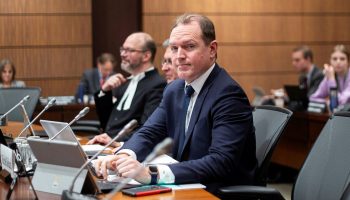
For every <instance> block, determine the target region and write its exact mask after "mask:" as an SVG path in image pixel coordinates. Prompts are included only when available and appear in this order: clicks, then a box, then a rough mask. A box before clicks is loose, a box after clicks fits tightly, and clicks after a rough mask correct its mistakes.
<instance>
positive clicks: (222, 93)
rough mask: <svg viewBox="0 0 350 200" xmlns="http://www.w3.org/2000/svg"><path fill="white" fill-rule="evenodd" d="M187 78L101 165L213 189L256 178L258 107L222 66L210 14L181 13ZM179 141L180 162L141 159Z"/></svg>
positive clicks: (176, 35) (178, 33) (178, 37)
mask: <svg viewBox="0 0 350 200" xmlns="http://www.w3.org/2000/svg"><path fill="white" fill-rule="evenodd" d="M170 47H171V50H172V53H173V56H172V60H173V62H174V63H175V65H176V67H177V71H178V76H179V78H180V79H182V80H180V79H178V80H175V81H173V82H172V83H170V84H169V85H168V86H167V88H166V90H165V91H164V94H163V99H162V102H161V104H160V105H159V107H158V108H157V109H156V110H155V111H154V113H153V114H152V115H151V117H150V118H149V119H148V120H147V122H146V123H145V124H144V126H143V127H142V128H141V129H140V130H139V131H138V132H137V133H135V134H134V135H133V137H132V138H131V139H130V140H129V141H127V142H126V143H125V144H124V146H123V149H122V150H120V151H119V152H118V153H117V155H113V156H108V157H106V158H105V159H101V160H98V161H97V162H96V163H95V167H96V171H97V172H98V173H102V174H103V176H104V177H106V176H107V173H106V169H107V168H110V169H113V170H117V171H118V173H119V174H120V175H121V176H123V177H130V176H131V175H132V174H133V173H134V172H135V170H136V169H137V168H139V167H141V168H142V170H141V172H140V173H139V174H138V175H137V176H136V177H135V179H136V180H137V181H139V182H142V183H145V184H156V183H176V184H182V183H196V182H197V183H198V182H200V183H203V184H205V185H206V186H207V190H208V191H210V192H214V193H215V192H216V190H217V188H218V187H220V186H225V185H233V184H252V183H253V178H254V175H255V170H256V166H257V161H256V156H255V133H254V126H253V118H252V108H251V107H250V105H249V101H248V98H247V96H246V94H245V93H244V91H243V90H242V88H241V87H240V86H239V85H238V83H237V82H235V81H234V80H233V79H232V78H231V77H230V75H229V74H228V73H227V72H226V71H225V70H224V69H222V68H221V67H220V66H219V65H218V64H216V57H217V42H216V40H215V29H214V25H213V23H212V22H211V21H210V20H209V19H208V18H207V17H205V16H202V15H197V14H185V15H182V16H180V17H179V18H178V19H177V21H176V23H175V25H174V27H173V29H172V31H171V35H170ZM166 137H171V138H173V140H174V144H173V148H172V156H173V157H174V158H176V159H177V160H178V161H180V162H179V163H177V164H169V165H156V166H150V167H144V166H142V165H141V164H140V161H142V160H144V159H145V157H146V156H147V155H148V154H149V153H150V152H151V150H152V149H153V148H154V146H155V145H156V144H157V143H159V142H161V141H162V140H163V139H164V138H166Z"/></svg>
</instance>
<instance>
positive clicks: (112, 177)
mask: <svg viewBox="0 0 350 200" xmlns="http://www.w3.org/2000/svg"><path fill="white" fill-rule="evenodd" d="M124 179H125V178H123V177H120V176H117V175H108V177H107V181H109V182H118V183H119V182H122V181H123V180H124ZM128 184H130V185H142V184H141V183H140V182H137V181H135V180H134V179H131V181H130V182H129V183H128Z"/></svg>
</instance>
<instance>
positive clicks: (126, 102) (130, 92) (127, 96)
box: [117, 67, 154, 110]
mask: <svg viewBox="0 0 350 200" xmlns="http://www.w3.org/2000/svg"><path fill="white" fill-rule="evenodd" d="M151 70H154V67H151V68H149V69H148V70H146V71H145V72H142V73H140V74H137V75H136V76H130V77H128V79H131V81H130V83H129V85H128V88H127V89H126V91H125V92H124V94H123V97H122V99H121V100H120V101H119V104H118V106H117V110H129V109H130V106H131V102H132V100H133V99H134V96H135V93H136V89H137V85H138V84H139V82H140V81H141V80H142V79H143V78H145V76H146V75H145V73H146V72H148V71H151Z"/></svg>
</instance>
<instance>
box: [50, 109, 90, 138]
mask: <svg viewBox="0 0 350 200" xmlns="http://www.w3.org/2000/svg"><path fill="white" fill-rule="evenodd" d="M89 111H90V108H89V107H85V108H84V109H83V110H82V111H80V112H79V114H78V115H77V116H76V117H74V119H73V120H72V121H70V122H69V124H67V125H66V126H65V127H63V128H62V129H61V130H60V131H58V133H56V135H54V136H53V137H52V138H50V139H49V141H51V140H53V139H55V138H56V137H57V136H58V135H59V134H61V133H62V132H63V131H64V130H65V129H66V128H67V127H68V126H70V125H72V124H73V123H75V122H76V121H78V120H79V119H80V118H82V117H84V116H85V115H86V114H87V113H88V112H89Z"/></svg>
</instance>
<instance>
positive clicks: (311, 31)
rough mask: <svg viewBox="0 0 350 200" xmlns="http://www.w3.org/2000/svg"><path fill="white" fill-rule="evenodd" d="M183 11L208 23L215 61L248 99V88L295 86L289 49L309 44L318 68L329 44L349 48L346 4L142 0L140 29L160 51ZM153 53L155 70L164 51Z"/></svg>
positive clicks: (337, 1) (280, 0)
mask: <svg viewBox="0 0 350 200" xmlns="http://www.w3.org/2000/svg"><path fill="white" fill-rule="evenodd" d="M185 12H196V13H201V14H205V15H207V16H208V17H209V18H210V19H211V20H213V22H214V24H215V28H216V34H217V40H218V42H219V50H218V63H219V64H220V65H221V66H223V67H224V68H225V69H226V70H227V71H228V72H229V73H230V74H231V75H232V77H233V78H234V79H236V80H237V81H238V82H239V83H240V84H241V85H242V86H243V88H244V89H245V91H246V92H247V94H248V96H249V98H250V99H252V98H253V96H254V95H253V92H252V88H253V87H254V86H261V87H262V88H263V89H265V90H266V91H269V90H270V89H271V88H280V87H282V86H283V85H284V84H297V73H296V72H295V70H294V69H293V67H292V66H291V51H292V49H293V48H294V47H296V46H298V45H302V44H303V45H304V44H305V45H309V46H310V47H311V48H312V49H313V51H314V54H315V63H316V64H317V65H318V66H321V67H322V66H323V63H325V62H328V61H329V55H330V52H331V51H332V48H333V46H334V45H336V44H339V43H342V44H346V45H350V23H349V22H350V2H349V1H348V0H333V1H329V0H293V1H290V0H270V1H264V0H167V1H164V0H143V30H144V31H145V32H148V33H150V34H151V35H152V36H153V37H154V39H155V40H156V42H157V44H158V46H159V47H161V43H162V42H163V40H164V39H166V38H167V37H169V33H170V27H171V25H172V24H173V22H174V20H175V18H176V16H178V15H180V14H182V13H185ZM159 49H160V50H159V51H158V52H159V53H158V55H157V65H158V66H159V61H160V58H161V56H162V54H163V52H164V50H161V48H159Z"/></svg>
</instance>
